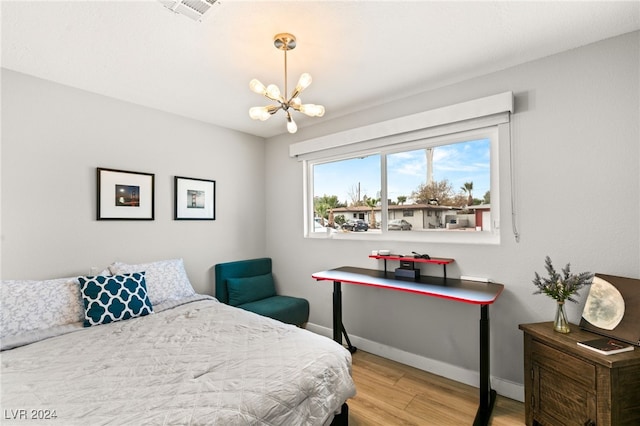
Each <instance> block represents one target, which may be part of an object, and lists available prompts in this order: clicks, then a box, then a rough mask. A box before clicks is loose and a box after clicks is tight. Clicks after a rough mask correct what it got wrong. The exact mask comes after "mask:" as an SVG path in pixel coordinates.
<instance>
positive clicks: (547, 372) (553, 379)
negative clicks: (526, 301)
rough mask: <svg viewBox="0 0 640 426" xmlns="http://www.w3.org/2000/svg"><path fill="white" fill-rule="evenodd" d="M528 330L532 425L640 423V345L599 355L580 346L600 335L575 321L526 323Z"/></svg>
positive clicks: (528, 421)
mask: <svg viewBox="0 0 640 426" xmlns="http://www.w3.org/2000/svg"><path fill="white" fill-rule="evenodd" d="M520 329H521V330H522V331H523V332H524V375H525V377H524V400H525V401H524V402H525V422H526V424H527V425H529V426H531V425H549V426H561V425H580V426H584V425H587V426H592V425H597V426H619V425H620V426H621V425H635V426H637V425H640V347H636V348H635V350H634V351H632V352H624V353H620V354H615V355H600V354H599V353H597V352H594V351H592V350H589V349H585V348H582V347H580V346H578V345H577V342H578V341H581V340H590V339H597V338H598V337H602V336H599V335H597V334H593V333H589V332H587V331H584V330H580V328H579V327H578V326H576V325H574V324H571V333H568V334H562V333H557V332H555V331H553V323H551V322H543V323H536V324H521V325H520Z"/></svg>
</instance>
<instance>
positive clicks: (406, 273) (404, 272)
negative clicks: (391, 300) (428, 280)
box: [395, 268, 420, 280]
mask: <svg viewBox="0 0 640 426" xmlns="http://www.w3.org/2000/svg"><path fill="white" fill-rule="evenodd" d="M395 276H396V278H411V279H414V280H417V279H418V278H420V269H413V268H412V269H408V268H396V272H395Z"/></svg>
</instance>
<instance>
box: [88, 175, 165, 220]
mask: <svg viewBox="0 0 640 426" xmlns="http://www.w3.org/2000/svg"><path fill="white" fill-rule="evenodd" d="M97 172H98V178H97V183H98V185H97V187H98V188H97V200H98V203H97V220H153V219H154V183H155V182H154V178H155V175H153V174H151V173H139V172H129V171H125V170H114V169H103V168H100V167H98V169H97Z"/></svg>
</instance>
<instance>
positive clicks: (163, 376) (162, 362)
mask: <svg viewBox="0 0 640 426" xmlns="http://www.w3.org/2000/svg"><path fill="white" fill-rule="evenodd" d="M194 299H198V298H197V297H196V298H194ZM0 359H1V362H2V364H1V365H2V370H1V385H2V388H1V399H0V403H1V411H0V415H2V422H1V423H2V424H3V425H5V424H7V425H8V424H21V425H22V424H25V421H24V419H25V418H26V419H34V420H35V418H36V417H38V416H40V417H42V416H46V415H49V417H51V414H52V413H54V412H55V418H54V419H53V420H46V421H44V422H43V421H42V420H40V421H39V422H40V423H43V424H53V423H57V424H64V425H99V424H113V425H142V424H153V425H156V424H157V425H187V424H190V425H200V424H215V425H225V426H226V425H322V424H325V423H327V421H330V420H331V418H332V417H333V415H334V413H335V412H336V411H338V410H339V409H340V406H341V405H342V403H343V402H344V401H345V400H346V399H347V398H350V397H352V396H353V395H354V394H355V387H354V384H353V381H352V379H351V374H350V373H351V371H350V369H351V354H350V353H349V352H348V351H347V350H346V349H344V348H343V347H341V346H340V345H338V344H336V343H335V342H333V341H332V340H330V339H328V338H326V337H322V336H319V335H316V334H313V333H311V332H309V331H306V330H302V329H299V328H296V327H294V326H290V325H286V324H283V323H280V322H278V321H275V320H271V319H269V318H265V317H261V316H258V315H256V314H253V313H250V312H247V311H243V310H241V309H237V308H232V307H230V306H227V305H224V304H222V303H219V302H218V301H216V300H211V299H209V300H197V301H194V302H190V303H185V304H182V305H179V306H176V307H172V308H170V309H166V310H164V311H162V312H156V313H154V314H152V315H149V316H146V317H142V318H136V319H131V320H127V321H122V322H116V323H112V324H108V325H100V326H95V327H91V328H85V329H81V330H80V331H75V332H72V333H68V334H65V335H61V336H57V337H53V338H50V339H46V340H42V341H40V342H37V343H33V344H30V345H26V346H22V347H18V348H15V349H11V350H7V351H4V352H2V353H1V354H0Z"/></svg>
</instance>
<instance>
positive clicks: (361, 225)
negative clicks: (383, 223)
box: [342, 219, 369, 231]
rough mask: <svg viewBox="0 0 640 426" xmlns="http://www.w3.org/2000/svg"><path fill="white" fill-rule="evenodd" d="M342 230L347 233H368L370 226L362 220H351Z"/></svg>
mask: <svg viewBox="0 0 640 426" xmlns="http://www.w3.org/2000/svg"><path fill="white" fill-rule="evenodd" d="M342 229H345V230H347V231H366V230H368V229H369V225H368V224H367V222H365V221H364V220H362V219H349V220H347V221H346V222H345V223H344V224H343V225H342Z"/></svg>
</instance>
